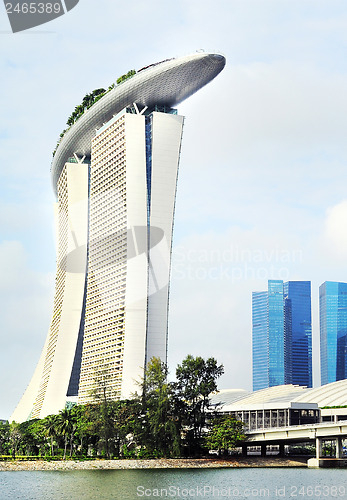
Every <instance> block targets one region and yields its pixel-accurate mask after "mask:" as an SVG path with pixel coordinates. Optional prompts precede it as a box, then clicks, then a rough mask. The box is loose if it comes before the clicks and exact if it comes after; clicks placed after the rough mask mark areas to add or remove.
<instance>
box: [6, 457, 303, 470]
mask: <svg viewBox="0 0 347 500" xmlns="http://www.w3.org/2000/svg"><path fill="white" fill-rule="evenodd" d="M225 467H305V468H306V467H307V457H293V458H277V457H266V458H265V457H247V458H241V457H240V458H238V457H237V458H236V457H230V458H229V459H227V460H225V459H220V458H197V459H182V458H177V459H176V458H162V459H158V460H157V459H152V460H86V461H77V460H65V461H63V460H61V461H52V462H49V461H45V460H36V461H16V460H14V461H7V462H0V471H38V470H44V471H45V470H47V471H50V470H67V471H68V470H93V469H109V470H110V469H112V470H117V469H119V470H124V469H203V468H225Z"/></svg>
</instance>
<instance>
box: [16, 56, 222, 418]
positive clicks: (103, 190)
mask: <svg viewBox="0 0 347 500" xmlns="http://www.w3.org/2000/svg"><path fill="white" fill-rule="evenodd" d="M224 66H225V58H224V57H223V56H222V55H220V54H210V53H205V52H198V53H195V54H193V55H190V56H186V57H181V58H175V59H168V60H165V61H162V62H159V63H156V64H151V65H149V66H147V67H145V68H142V69H141V70H139V71H138V72H133V71H132V72H130V73H129V74H128V75H124V78H123V79H121V80H124V81H120V83H119V84H118V85H115V86H111V87H110V88H109V90H108V91H104V92H100V93H99V94H98V95H96V96H94V97H95V98H94V101H93V102H92V104H91V105H90V104H88V105H86V106H85V107H84V109H83V110H82V112H81V113H80V115H79V116H75V118H72V119H71V121H70V123H69V125H70V127H69V128H68V130H66V131H64V133H63V134H62V138H61V140H60V142H59V144H58V147H57V149H56V151H55V154H54V158H53V163H52V180H53V189H54V191H55V193H56V196H57V202H56V204H55V217H56V228H57V271H56V281H55V296H54V306H53V314H52V320H51V324H50V327H49V331H48V335H47V339H46V342H45V344H44V347H43V351H42V354H41V357H40V360H39V362H38V365H37V368H36V370H35V372H34V375H33V377H32V380H31V382H30V384H29V386H28V388H27V389H26V391H25V393H24V395H23V396H22V398H21V400H20V402H19V404H18V406H17V408H16V409H15V411H14V413H13V414H12V416H11V420H15V421H17V422H22V421H25V420H27V419H31V418H43V417H45V416H46V415H49V414H53V413H58V412H59V411H60V410H62V409H63V408H64V407H65V406H66V404H67V403H68V402H71V403H73V402H75V403H82V404H83V403H87V402H89V401H91V397H92V396H91V393H92V391H93V389H95V380H96V378H97V377H98V374H100V373H102V376H103V377H106V378H107V383H108V385H109V387H110V388H111V389H112V392H113V394H114V397H115V398H128V397H130V396H131V394H132V393H134V392H135V391H136V390H137V389H138V386H137V385H136V381H139V380H140V379H141V377H143V375H144V368H145V366H146V363H147V362H148V361H149V360H150V359H151V358H152V357H153V356H156V357H159V358H161V359H162V360H163V361H165V362H166V359H167V331H168V302H169V280H170V262H171V244H172V229H173V216H174V208H175V195H176V183H177V173H178V165H179V159H180V150H181V139H182V129H183V122H184V117H183V116H180V115H178V114H177V110H176V109H175V106H177V105H178V104H179V103H180V102H182V101H183V100H184V99H186V98H187V97H189V96H191V95H192V94H194V93H195V92H196V91H197V90H199V89H200V88H202V87H203V86H204V85H206V84H207V83H208V82H210V81H211V80H213V79H214V78H215V77H216V76H217V75H218V74H219V73H220V72H221V71H222V69H223V68H224ZM102 90H103V89H102Z"/></svg>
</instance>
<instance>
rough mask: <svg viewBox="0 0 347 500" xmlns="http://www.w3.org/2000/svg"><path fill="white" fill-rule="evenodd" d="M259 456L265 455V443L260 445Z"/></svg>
mask: <svg viewBox="0 0 347 500" xmlns="http://www.w3.org/2000/svg"><path fill="white" fill-rule="evenodd" d="M261 456H262V457H266V444H262V445H261Z"/></svg>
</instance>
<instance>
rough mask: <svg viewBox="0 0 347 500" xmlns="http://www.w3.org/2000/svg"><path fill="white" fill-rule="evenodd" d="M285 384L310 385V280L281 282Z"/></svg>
mask: <svg viewBox="0 0 347 500" xmlns="http://www.w3.org/2000/svg"><path fill="white" fill-rule="evenodd" d="M283 288H284V300H285V303H286V306H285V307H286V310H287V315H286V318H285V320H286V334H285V339H286V341H287V344H288V345H287V351H288V356H287V359H288V369H287V371H288V373H289V374H290V376H289V380H288V383H292V384H294V385H306V386H307V387H312V322H311V282H310V281H288V282H287V283H284V285H283Z"/></svg>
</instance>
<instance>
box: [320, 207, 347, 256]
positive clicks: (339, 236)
mask: <svg viewBox="0 0 347 500" xmlns="http://www.w3.org/2000/svg"><path fill="white" fill-rule="evenodd" d="M325 237H326V243H327V245H328V248H329V251H330V252H331V254H332V255H334V256H335V257H339V258H340V259H342V260H343V261H344V262H346V255H347V200H344V201H341V202H340V203H338V204H337V205H334V206H333V207H331V208H329V209H328V210H327V215H326V219H325Z"/></svg>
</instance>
